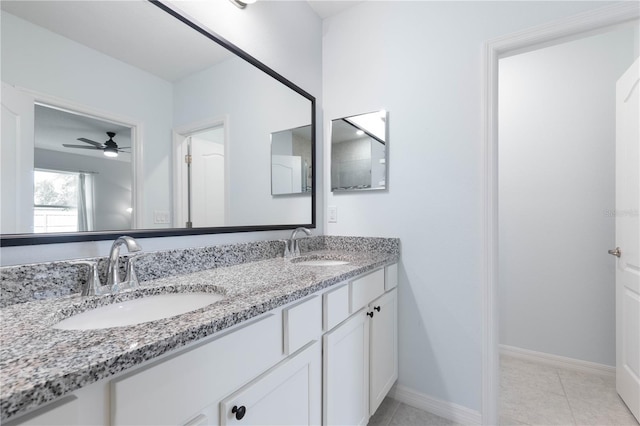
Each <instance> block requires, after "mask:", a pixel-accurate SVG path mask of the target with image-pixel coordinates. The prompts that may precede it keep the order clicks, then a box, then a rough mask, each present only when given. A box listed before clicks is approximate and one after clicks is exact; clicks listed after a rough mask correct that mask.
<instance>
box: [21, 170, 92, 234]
mask: <svg viewBox="0 0 640 426" xmlns="http://www.w3.org/2000/svg"><path fill="white" fill-rule="evenodd" d="M33 193H34V196H33V204H34V209H33V210H34V216H33V228H34V229H33V230H34V232H36V233H46V232H77V231H90V230H92V228H93V226H92V225H93V223H92V222H93V221H92V216H93V214H92V210H93V209H92V204H93V185H92V179H91V175H89V174H85V173H72V172H65V171H60V170H41V169H36V170H35V171H34V191H33Z"/></svg>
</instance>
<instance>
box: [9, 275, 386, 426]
mask: <svg viewBox="0 0 640 426" xmlns="http://www.w3.org/2000/svg"><path fill="white" fill-rule="evenodd" d="M396 285H397V266H395V265H391V266H387V267H385V268H380V269H378V270H376V271H373V272H371V273H368V274H366V275H362V276H359V277H356V278H355V279H353V280H351V281H350V282H345V283H344V284H340V285H336V286H333V287H332V288H329V289H327V290H326V291H322V292H319V293H317V294H313V295H310V296H308V297H307V298H305V299H303V300H300V301H296V302H293V303H291V304H288V305H286V306H283V307H282V308H277V309H274V310H272V311H270V312H269V313H266V314H264V315H261V316H260V317H257V318H255V319H253V320H250V321H247V322H245V323H242V324H239V325H238V326H234V327H233V328H230V329H228V330H225V331H223V332H220V333H216V335H214V336H211V337H210V338H206V339H203V340H202V341H201V342H197V343H194V344H192V345H189V346H188V347H185V348H183V349H182V350H180V351H176V352H174V353H172V354H166V355H164V356H163V357H162V358H161V359H158V360H155V361H153V362H149V363H147V364H146V365H143V366H141V367H139V368H135V369H133V370H132V371H130V372H126V373H123V374H120V375H118V376H116V377H115V378H110V379H105V380H101V381H98V382H96V383H94V384H91V385H89V386H86V387H83V388H81V389H78V390H77V391H75V392H74V393H73V394H72V395H69V396H68V397H64V398H62V399H60V400H59V401H56V402H54V403H52V404H49V405H47V406H44V407H41V408H39V409H36V410H35V411H33V412H31V413H28V414H25V415H23V416H21V417H19V418H17V419H15V420H12V421H11V422H9V423H8V424H9V425H11V426H14V425H36V424H47V425H54V424H66V425H72V424H103V425H106V424H111V425H131V424H135V425H145V424H148V425H183V426H205V425H207V426H211V425H218V424H221V425H227V424H229V425H236V424H237V425H238V426H240V425H242V424H247V425H256V424H259V425H304V424H313V425H318V424H320V423H324V424H329V425H366V424H367V422H368V421H369V417H370V416H371V414H373V413H374V412H375V410H376V409H377V408H378V406H379V404H380V402H381V401H382V400H383V399H384V397H385V396H386V394H387V393H388V392H389V389H390V388H391V386H392V385H393V383H394V382H395V380H396V379H397V376H398V353H397V297H396V293H397V291H396V289H395V287H396ZM385 291H386V293H385ZM323 332H324V333H325V334H324V335H322V333H323ZM321 341H322V344H321ZM234 407H235V409H234Z"/></svg>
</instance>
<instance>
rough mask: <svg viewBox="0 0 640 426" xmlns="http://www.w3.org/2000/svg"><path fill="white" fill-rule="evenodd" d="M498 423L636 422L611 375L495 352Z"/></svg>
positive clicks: (615, 423) (634, 424)
mask: <svg viewBox="0 0 640 426" xmlns="http://www.w3.org/2000/svg"><path fill="white" fill-rule="evenodd" d="M500 423H501V424H502V425H602V426H604V425H607V426H608V425H616V426H618V425H620V426H622V425H624V426H627V425H629V426H638V423H637V422H636V420H635V418H634V417H633V415H632V414H631V412H630V411H629V409H628V408H627V406H626V405H624V403H623V402H622V400H621V399H620V397H619V396H618V394H617V393H616V381H615V377H611V376H602V375H598V374H588V373H581V372H577V371H572V370H566V369H562V368H555V367H550V366H547V365H543V364H537V363H533V362H529V361H524V360H521V359H519V358H514V357H510V356H502V357H501V358H500Z"/></svg>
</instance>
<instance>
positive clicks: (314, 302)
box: [282, 295, 322, 355]
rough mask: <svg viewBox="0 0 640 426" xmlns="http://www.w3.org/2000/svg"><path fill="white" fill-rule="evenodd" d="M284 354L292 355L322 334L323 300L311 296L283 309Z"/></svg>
mask: <svg viewBox="0 0 640 426" xmlns="http://www.w3.org/2000/svg"><path fill="white" fill-rule="evenodd" d="M282 315H283V317H282V318H283V326H284V353H285V355H291V354H292V353H294V352H295V351H297V350H298V349H300V348H301V347H303V346H304V345H306V344H307V343H309V342H310V341H312V340H314V339H318V338H319V337H320V335H321V334H322V299H321V298H320V296H317V295H316V296H311V297H310V298H308V299H305V300H303V301H302V302H300V303H296V304H295V305H293V306H291V307H289V308H286V309H283V310H282Z"/></svg>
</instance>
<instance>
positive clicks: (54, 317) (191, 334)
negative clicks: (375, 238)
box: [0, 239, 399, 420]
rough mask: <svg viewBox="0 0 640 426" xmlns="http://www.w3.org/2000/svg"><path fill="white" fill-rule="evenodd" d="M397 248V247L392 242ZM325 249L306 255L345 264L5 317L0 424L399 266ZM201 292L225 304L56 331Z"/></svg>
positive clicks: (149, 288) (214, 278) (283, 269)
mask: <svg viewBox="0 0 640 426" xmlns="http://www.w3.org/2000/svg"><path fill="white" fill-rule="evenodd" d="M389 240H390V241H394V243H393V245H395V246H396V247H397V246H398V242H397V240H395V239H389ZM327 246H328V248H330V249H334V250H321V251H315V252H310V253H306V254H304V255H303V256H316V257H317V256H321V257H327V256H329V257H331V258H339V259H344V260H348V261H349V263H348V264H346V265H339V266H330V267H323V266H307V265H300V264H297V263H293V262H291V261H289V260H285V259H283V258H282V257H275V258H270V259H267V260H260V261H252V262H249V263H242V264H237V265H233V266H226V267H218V268H215V269H208V270H202V271H198V272H194V273H190V274H185V275H180V276H175V277H165V278H160V279H155V280H150V281H146V282H143V283H142V284H143V285H142V287H141V289H139V290H135V291H130V292H124V293H122V294H120V295H117V296H101V297H92V298H81V297H80V296H77V295H75V296H67V297H62V298H56V299H48V300H41V301H31V302H26V303H20V304H16V305H12V306H9V307H6V308H4V309H2V310H1V311H0V321H2V327H1V333H0V383H1V385H2V388H1V391H0V408H1V411H0V415H1V418H2V420H6V419H9V418H13V417H15V416H17V415H19V414H21V413H24V412H26V411H29V410H30V409H32V408H34V407H37V406H39V405H42V404H44V403H46V402H48V401H52V400H54V399H56V398H58V397H60V396H62V395H65V394H67V393H70V392H73V391H74V390H77V389H79V388H81V387H83V386H85V385H88V384H90V383H94V382H96V381H98V380H100V379H104V378H107V377H110V376H112V375H114V374H116V373H119V372H122V371H124V370H126V369H128V368H131V367H134V366H136V365H139V364H141V363H143V362H145V361H147V360H150V359H153V358H155V357H157V356H159V355H162V354H164V353H166V352H168V351H171V350H174V349H177V348H180V347H182V346H184V345H186V344H189V343H191V342H194V341H196V340H198V339H201V338H203V337H205V336H209V335H211V334H213V333H216V332H217V331H220V330H223V329H225V328H228V327H230V326H233V325H235V324H238V323H241V322H242V321H245V320H247V319H249V318H252V317H255V316H257V315H260V314H262V313H264V312H267V311H269V310H271V309H274V308H276V307H279V306H282V305H284V304H286V303H289V302H291V301H294V300H297V299H300V298H302V297H304V296H306V295H309V294H311V293H314V292H316V291H319V290H321V289H323V288H326V287H329V286H331V285H334V284H336V283H339V282H341V281H344V280H346V279H349V278H351V277H354V276H356V275H359V274H362V273H365V272H367V271H370V270H373V269H375V268H378V267H380V266H383V265H386V264H389V263H393V262H395V261H397V260H398V256H399V253H398V251H397V250H396V251H393V250H386V251H385V250H381V251H375V250H371V249H372V248H373V247H368V248H365V249H364V250H361V251H343V250H335V249H340V248H343V247H342V246H341V245H340V241H339V240H336V241H334V244H333V246H332V245H331V244H327ZM187 291H202V292H216V293H220V294H223V295H224V296H225V299H223V300H221V301H219V302H216V303H214V304H212V305H209V306H207V307H205V308H201V309H198V310H196V311H192V312H189V313H186V314H182V315H179V316H175V317H172V318H167V319H162V320H158V321H152V322H148V323H144V324H139V325H136V326H129V327H117V328H110V329H102V330H89V331H66V330H57V329H53V328H51V326H52V325H53V324H54V323H55V322H57V321H59V320H61V319H63V318H65V317H68V316H71V315H73V314H74V313H78V312H82V311H84V310H87V309H90V308H91V307H95V306H98V305H102V304H107V303H111V302H114V301H122V300H127V299H131V298H136V297H142V296H144V295H149V294H159V293H166V292H187Z"/></svg>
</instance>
